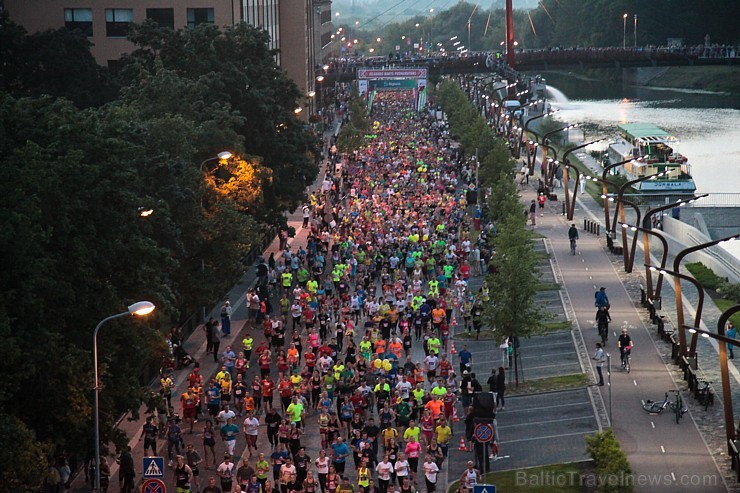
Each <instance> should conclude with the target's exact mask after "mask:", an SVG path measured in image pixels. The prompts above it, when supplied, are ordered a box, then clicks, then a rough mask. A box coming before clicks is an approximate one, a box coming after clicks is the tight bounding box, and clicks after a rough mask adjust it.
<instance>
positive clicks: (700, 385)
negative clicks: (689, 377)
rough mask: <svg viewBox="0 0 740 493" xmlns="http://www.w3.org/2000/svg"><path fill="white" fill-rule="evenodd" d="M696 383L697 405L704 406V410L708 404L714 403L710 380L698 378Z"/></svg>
mask: <svg viewBox="0 0 740 493" xmlns="http://www.w3.org/2000/svg"><path fill="white" fill-rule="evenodd" d="M696 384H697V388H696V399H697V400H698V401H699V405H701V406H704V410H705V411H706V410H707V409H708V408H709V406H710V405H712V406H713V405H714V391H713V390H712V382H710V381H708V380H699V381H698V382H697V383H696Z"/></svg>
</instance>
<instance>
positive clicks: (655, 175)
mask: <svg viewBox="0 0 740 493" xmlns="http://www.w3.org/2000/svg"><path fill="white" fill-rule="evenodd" d="M671 171H672V170H670V169H668V170H665V171H661V172H660V173H653V174H652V175H646V176H641V177H639V178H635V179H634V180H630V181H628V182H625V183H624V184H622V186H620V187H619V191H618V192H617V199H616V201H617V203H616V205H615V207H614V220H613V221H612V226H613V228H612V231H613V232H614V233H616V229H617V212H619V220H620V221H621V222H623V223H624V222H625V221H626V220H625V217H624V207H622V206H621V205H622V203H626V204H630V202H627V201H626V200H624V191H625V190H627V188H628V187H630V186H632V185H634V184H636V183H640V182H642V181H647V180H652V179H654V178H659V177H661V176H667V175H669V174H670V173H671ZM637 211H638V214H637V221H635V223H636V224H640V213H639V208H637ZM632 244H633V246H634V245H636V236H635V239H633V241H632ZM622 255H624V270H625V272H632V265H631V262H630V256H629V252H628V251H627V231H626V230H625V229H624V228H622ZM632 258H633V259H634V252H632Z"/></svg>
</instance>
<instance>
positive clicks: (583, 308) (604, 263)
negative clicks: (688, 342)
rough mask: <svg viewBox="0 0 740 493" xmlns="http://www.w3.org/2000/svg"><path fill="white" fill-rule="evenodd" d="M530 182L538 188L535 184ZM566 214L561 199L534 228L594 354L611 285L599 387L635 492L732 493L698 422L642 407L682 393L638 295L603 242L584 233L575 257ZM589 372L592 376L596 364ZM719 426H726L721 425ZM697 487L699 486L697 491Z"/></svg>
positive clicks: (529, 194) (526, 195) (584, 200)
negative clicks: (626, 361)
mask: <svg viewBox="0 0 740 493" xmlns="http://www.w3.org/2000/svg"><path fill="white" fill-rule="evenodd" d="M530 181H534V182H535V183H536V180H530ZM533 186H534V185H530V187H529V188H527V189H525V190H524V191H523V192H522V200H523V202H524V203H525V204H528V203H529V202H530V200H532V199H533V198H535V197H536V191H535V189H534V188H532V187H533ZM589 201H590V202H591V203H592V204H593V207H594V210H596V209H595V208H596V207H598V206H597V205H596V204H595V203H593V201H592V200H591V199H590V197H588V196H585V195H579V206H580V207H581V209H580V210H579V211H577V212H578V214H579V216H580V217H579V218H578V219H577V220H576V221H575V223H576V226H578V225H579V221H581V222H582V217H583V214H584V212H585V211H584V207H588V206H589V204H588V203H589ZM561 211H562V203H561V202H548V204H547V206H546V212H545V214H544V216H539V215H538V216H537V218H536V223H537V225H536V226H533V227H532V226H530V228H532V229H533V230H534V231H536V232H537V233H539V234H542V235H544V236H546V237H548V238H549V239H550V241H551V243H552V246H553V257H554V258H553V260H554V261H555V262H557V264H558V266H559V268H560V271H561V273H562V276H563V283H564V286H565V289H566V291H567V294H568V297H569V298H570V301H571V303H572V306H573V310H574V313H575V319H574V320H573V322H574V326H575V330H576V331H578V332H581V333H582V336H583V339H584V341H585V344H586V346H587V348H588V351H589V353H590V354H593V351H594V349H595V344H596V342H597V340H598V334H597V332H596V330H595V329H594V328H593V320H594V313H595V308H594V302H593V297H594V292H595V291H596V290H598V289H599V288H600V287H601V286H604V287H606V291H607V293H608V295H609V300H610V303H611V307H612V308H611V310H610V313H611V316H612V320H613V322H612V324H611V327H610V337H609V341H608V343H607V348H606V350H607V353H610V355H611V365H612V373H611V385H610V384H609V383H607V385H605V386H603V387H599V390H600V392H601V397H602V399H603V400H604V402H605V403H606V407H607V409H609V407H610V406H609V401H610V398H611V409H612V415H611V421H612V427H613V428H614V430H615V432H616V434H617V438H618V439H619V440H620V443H621V445H622V449H623V450H624V451H625V452H626V453H627V456H628V458H629V461H630V464H631V466H632V470H633V473H634V484H635V491H646V492H647V491H650V492H655V491H671V492H681V491H686V492H688V491H702V492H710V491H727V490H728V488H727V485H726V484H725V481H724V478H723V476H722V474H721V473H720V471H719V470H718V467H717V464H716V463H715V461H714V459H713V457H712V455H711V453H710V450H709V449H708V447H707V444H706V443H705V441H704V438H703V437H702V435H701V434H700V433H699V430H698V428H697V426H696V424H695V422H694V420H693V419H684V420H682V422H681V424H680V425H676V423H675V422H674V421H673V420H671V419H670V416H663V415H658V416H649V415H648V414H647V413H645V412H644V411H643V410H642V409H641V400H645V399H660V398H661V397H662V396H663V394H664V393H665V391H666V390H669V389H675V388H677V383H676V382H675V381H674V379H673V376H672V373H671V371H670V369H669V368H668V367H667V366H666V364H665V363H664V361H663V359H662V358H661V355H660V351H659V348H658V347H657V346H656V345H655V343H654V340H653V336H652V334H651V333H650V330H651V328H648V327H646V325H645V324H644V322H643V317H642V312H643V309H642V308H641V307H639V306H638V305H637V303H636V302H634V301H633V300H634V299H635V298H634V296H632V295H631V294H630V293H629V292H628V290H627V288H626V286H625V284H624V282H623V279H622V276H621V275H620V273H619V272H618V270H617V269H616V268H615V265H614V262H613V259H612V258H611V257H610V256H609V254H608V253H607V251H606V250H605V248H604V247H603V245H602V241H601V240H600V239H598V238H596V237H595V236H593V235H590V234H587V233H585V232H582V231H580V229H581V228H579V232H580V239H579V241H578V252H577V255H575V256H572V255H570V248H569V242H568V235H567V231H568V227H569V226H570V224H569V222H566V220H565V218H564V216H562V215H561ZM585 213H587V214H588V213H589V212H585ZM591 214H593V213H591ZM596 219H597V220H598V217H596ZM620 258H621V257H620ZM617 260H618V259H617ZM635 272H639V269H636V270H635ZM635 275H636V274H632V275H631V276H635ZM664 284H665V283H664ZM624 321H627V322H628V324H629V325H631V326H633V327H636V329H633V330H631V333H630V335H631V337H632V339H633V343H634V346H635V349H634V351H633V352H632V371H631V373H629V374H627V373H626V372H624V371H622V370H621V368H620V365H619V352H618V349H617V347H616V338H617V336H618V335H619V330H620V329H619V327H620V326H621V324H622V323H623V322H624ZM589 362H591V360H589ZM589 369H590V370H591V371H592V372H593V373H595V370H594V369H593V367H592V366H591V367H590V368H589ZM605 370H606V368H605ZM604 376H605V380H607V382H608V380H609V377H608V372H606V371H605V375H604ZM717 424H718V425H720V426H721V421H718V422H717ZM676 426H680V428H676ZM697 481H698V482H697ZM697 485H700V487H699V488H698V489H697Z"/></svg>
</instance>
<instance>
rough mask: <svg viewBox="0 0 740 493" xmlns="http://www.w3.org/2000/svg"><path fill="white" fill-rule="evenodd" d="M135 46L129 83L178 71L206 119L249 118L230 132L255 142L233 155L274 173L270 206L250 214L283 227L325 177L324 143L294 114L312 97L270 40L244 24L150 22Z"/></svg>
mask: <svg viewBox="0 0 740 493" xmlns="http://www.w3.org/2000/svg"><path fill="white" fill-rule="evenodd" d="M130 39H131V41H132V42H134V44H136V46H137V49H136V50H135V51H134V52H133V53H132V54H131V55H129V56H128V57H126V58H125V64H126V67H125V69H124V77H125V78H126V80H131V81H132V82H133V83H134V84H135V83H136V81H137V80H146V79H147V78H148V77H151V76H152V75H154V74H155V73H156V72H157V71H158V70H160V69H164V70H166V71H171V72H172V73H174V75H170V76H169V77H170V78H176V77H179V78H181V79H184V80H185V81H186V82H182V86H181V87H184V88H189V89H191V90H195V93H196V94H197V97H195V98H191V99H189V100H188V101H190V103H191V104H192V105H194V108H193V109H194V110H196V111H200V112H204V113H205V115H204V116H203V118H208V117H209V115H210V114H211V113H210V112H211V111H212V110H215V109H218V110H219V111H227V112H230V113H231V115H232V116H237V115H238V116H239V117H241V118H242V120H241V121H240V122H236V121H232V125H233V126H232V127H231V128H232V129H233V130H234V131H235V133H236V134H238V135H240V136H249V138H248V139H244V140H241V141H235V142H231V143H230V144H231V147H230V149H236V150H237V151H239V152H240V153H242V154H245V155H252V156H259V157H261V158H262V162H263V163H264V165H265V166H267V167H269V168H271V169H272V182H270V183H268V184H266V185H265V193H264V202H263V204H262V205H261V207H259V208H256V209H255V210H252V211H251V214H252V215H253V216H254V217H255V218H257V219H258V220H259V221H261V222H267V223H272V224H275V223H280V222H284V217H283V213H284V212H286V211H292V210H293V209H295V207H297V206H298V205H299V204H300V203H301V201H302V200H303V191H304V190H305V188H306V186H308V185H309V184H310V183H312V182H313V180H314V178H315V176H316V174H317V173H318V166H317V164H316V156H318V152H319V151H318V144H319V142H318V138H317V137H316V135H314V134H313V133H312V132H311V131H310V130H309V129H308V127H307V126H306V125H305V124H303V123H302V122H301V121H299V120H298V119H297V117H296V115H295V113H294V111H293V110H294V109H295V108H296V107H297V106H298V105H299V104H300V103H301V102H302V101H303V100H304V99H305V96H304V95H302V94H301V93H300V91H299V90H298V87H297V86H296V85H295V83H294V82H293V81H292V80H290V79H289V78H288V77H287V75H286V74H285V72H283V71H282V70H281V69H280V68H279V67H278V66H277V64H276V63H275V56H276V55H277V53H276V52H273V51H270V50H269V48H268V43H267V42H268V35H267V33H266V32H265V31H263V30H260V29H256V28H253V27H250V26H247V25H245V24H239V25H237V26H229V27H226V28H223V29H219V28H218V27H216V26H212V25H200V26H198V27H197V28H194V29H184V30H178V31H172V30H170V29H163V28H160V27H158V26H157V25H156V24H154V23H149V22H147V23H144V24H143V25H139V26H134V27H133V29H132V32H131V36H130ZM144 90H145V89H144ZM139 94H141V92H139ZM158 95H159V96H161V93H156V94H152V95H151V96H152V98H151V99H153V100H154V99H156V96H158ZM177 103H178V101H174V100H172V98H170V99H169V100H168V101H167V107H169V108H170V110H171V111H173V112H175V113H179V110H178V108H177ZM190 111H192V110H190ZM225 144H229V143H228V142H223V143H222V145H225ZM206 149H211V148H210V147H209V148H206ZM218 150H223V148H222V149H218ZM216 152H217V151H216Z"/></svg>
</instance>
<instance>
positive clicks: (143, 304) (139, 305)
mask: <svg viewBox="0 0 740 493" xmlns="http://www.w3.org/2000/svg"><path fill="white" fill-rule="evenodd" d="M153 311H154V303H152V302H151V301H137V302H136V303H134V304H133V305H129V307H128V312H129V313H130V314H131V315H138V316H140V317H142V316H144V315H149V314H150V313H152V312H153Z"/></svg>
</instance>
